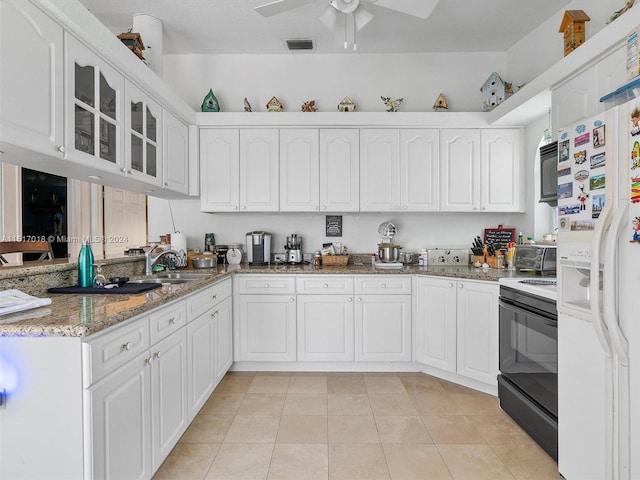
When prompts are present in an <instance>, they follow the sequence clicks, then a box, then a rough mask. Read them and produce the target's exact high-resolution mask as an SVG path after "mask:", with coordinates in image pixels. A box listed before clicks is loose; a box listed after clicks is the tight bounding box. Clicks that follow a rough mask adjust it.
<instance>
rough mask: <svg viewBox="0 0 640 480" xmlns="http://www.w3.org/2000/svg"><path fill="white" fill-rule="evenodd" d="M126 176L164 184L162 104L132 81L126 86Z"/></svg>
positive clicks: (155, 183) (154, 183)
mask: <svg viewBox="0 0 640 480" xmlns="http://www.w3.org/2000/svg"><path fill="white" fill-rule="evenodd" d="M126 92H127V100H126V103H125V104H126V109H125V111H126V121H125V125H126V127H125V132H126V138H125V139H126V141H125V145H126V146H125V148H126V155H125V158H126V162H125V163H126V165H125V169H124V174H125V176H132V177H133V178H136V179H137V178H142V179H143V181H145V182H147V183H150V184H153V185H161V182H162V139H161V136H162V107H160V105H159V104H158V103H157V102H156V101H154V100H153V99H152V98H150V97H149V96H148V95H147V94H145V93H144V92H143V91H142V90H140V89H139V88H138V87H136V86H135V85H133V84H132V83H128V82H127V86H126Z"/></svg>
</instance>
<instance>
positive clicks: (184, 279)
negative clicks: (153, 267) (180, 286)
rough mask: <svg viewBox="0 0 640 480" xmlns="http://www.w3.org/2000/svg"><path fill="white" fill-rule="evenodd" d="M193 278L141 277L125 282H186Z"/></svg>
mask: <svg viewBox="0 0 640 480" xmlns="http://www.w3.org/2000/svg"><path fill="white" fill-rule="evenodd" d="M193 280H195V279H193V278H192V279H186V278H141V279H138V280H129V281H128V282H127V283H173V284H176V283H187V282H191V281H193Z"/></svg>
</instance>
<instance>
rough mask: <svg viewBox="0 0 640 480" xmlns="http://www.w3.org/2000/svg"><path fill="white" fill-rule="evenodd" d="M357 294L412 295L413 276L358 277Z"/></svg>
mask: <svg viewBox="0 0 640 480" xmlns="http://www.w3.org/2000/svg"><path fill="white" fill-rule="evenodd" d="M356 294H363V295H367V294H382V295H410V294H411V275H394V276H390V275H363V276H358V277H356Z"/></svg>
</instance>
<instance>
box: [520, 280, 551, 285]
mask: <svg viewBox="0 0 640 480" xmlns="http://www.w3.org/2000/svg"><path fill="white" fill-rule="evenodd" d="M519 283H525V284H527V285H547V286H551V285H557V284H558V282H557V280H520V282H519Z"/></svg>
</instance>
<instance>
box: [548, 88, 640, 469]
mask: <svg viewBox="0 0 640 480" xmlns="http://www.w3.org/2000/svg"><path fill="white" fill-rule="evenodd" d="M639 119H640V98H639V99H636V100H632V101H630V102H627V103H624V104H622V105H620V106H617V107H614V108H611V109H610V110H607V111H606V112H604V113H603V114H601V115H599V116H595V117H592V118H589V119H585V120H583V121H581V122H577V123H576V124H574V125H570V126H568V127H566V128H564V129H563V130H561V131H560V133H559V136H558V146H559V158H558V195H559V199H558V216H559V217H558V223H559V230H558V469H559V471H560V473H561V474H562V475H563V476H564V477H565V478H566V479H567V480H588V479H594V480H608V479H631V480H640V309H638V308H637V307H636V301H637V302H638V303H639V304H640V230H639V229H640V225H639V223H640V125H638V120H639Z"/></svg>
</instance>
